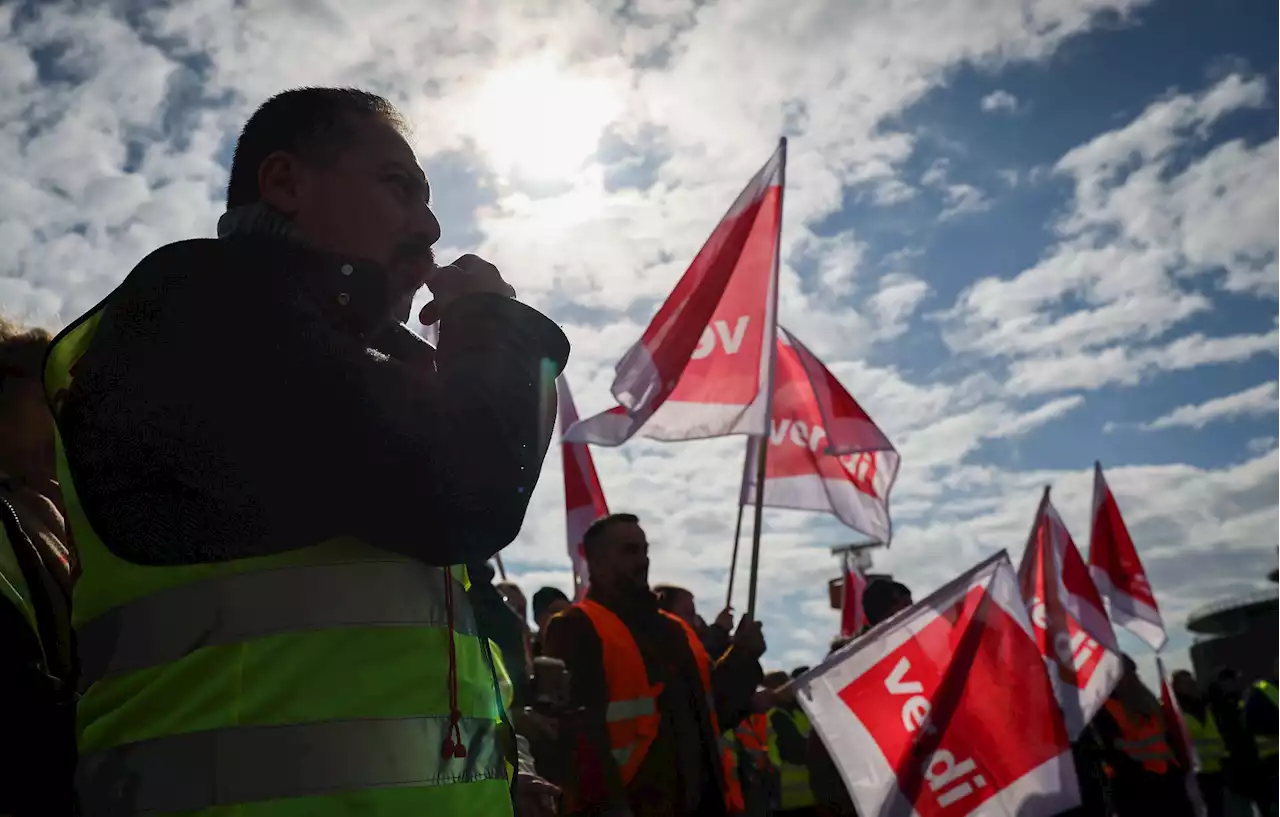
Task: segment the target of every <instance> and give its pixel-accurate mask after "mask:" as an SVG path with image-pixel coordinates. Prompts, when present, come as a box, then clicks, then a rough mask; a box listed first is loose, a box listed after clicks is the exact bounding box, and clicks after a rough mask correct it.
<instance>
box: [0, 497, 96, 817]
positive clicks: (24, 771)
mask: <svg viewBox="0 0 1280 817" xmlns="http://www.w3.org/2000/svg"><path fill="white" fill-rule="evenodd" d="M22 500H23V493H22V491H21V489H20V487H19V486H16V485H14V484H11V483H9V481H8V480H7V479H6V478H5V477H4V476H3V475H0V532H3V534H4V541H3V542H0V547H6V546H7V547H9V548H10V549H11V551H12V552H11V556H12V558H13V560H14V563H11V566H15V567H16V568H17V569H18V570H19V571H21V577H22V580H23V581H24V582H25V584H26V586H27V591H28V594H29V598H30V601H31V604H32V608H33V613H34V616H35V624H36V631H33V630H32V629H31V625H30V623H28V620H27V619H26V618H25V617H24V616H23V615H22V613H21V612H20V611H19V610H18V608H17V607H16V606H14V605H13V604H10V603H9V601H8V599H6V598H5V597H2V596H0V645H3V650H2V651H0V701H3V702H4V707H5V715H4V727H3V734H4V741H5V744H6V747H7V749H8V751H7V752H6V756H5V760H4V762H3V763H0V814H3V815H6V817H8V815H12V817H37V815H38V817H70V815H71V814H72V813H73V807H72V794H71V791H72V778H73V775H74V773H75V763H76V735H75V698H74V695H73V693H74V691H75V684H76V672H77V668H76V661H75V650H74V641H73V637H72V633H71V624H70V613H71V577H70V571H69V568H68V566H67V565H66V564H65V563H63V562H62V560H61V558H59V554H58V553H57V552H56V551H55V548H59V547H60V546H59V545H58V544H57V543H56V542H54V543H50V542H49V541H48V537H50V536H53V535H59V534H61V533H62V531H61V530H60V529H59V530H57V531H54V530H50V529H49V528H46V527H45V526H44V525H42V524H41V521H40V518H39V516H40V515H39V514H38V513H37V511H36V509H34V508H33V507H31V504H30V503H24V502H23V501H22ZM58 522H59V523H60V520H58ZM52 527H59V524H58V523H54V524H53V525H52ZM6 543H7V544H6ZM50 544H52V545H53V547H50V546H49V545H50ZM4 580H5V579H4V577H2V576H0V581H4ZM42 646H43V649H42Z"/></svg>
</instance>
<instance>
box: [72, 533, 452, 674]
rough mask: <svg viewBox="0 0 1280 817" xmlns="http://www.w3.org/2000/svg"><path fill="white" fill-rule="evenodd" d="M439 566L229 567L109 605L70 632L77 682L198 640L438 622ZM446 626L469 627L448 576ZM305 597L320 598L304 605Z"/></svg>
mask: <svg viewBox="0 0 1280 817" xmlns="http://www.w3.org/2000/svg"><path fill="white" fill-rule="evenodd" d="M444 576H445V572H444V571H443V570H441V569H440V568H438V567H428V566H427V565H425V564H422V563H421V562H415V561H413V560H410V559H407V558H395V557H392V558H389V559H387V560H385V561H366V562H347V563H340V564H310V565H299V566H297V567H286V568H278V569H275V570H266V571H261V572H257V573H237V574H232V575H229V576H223V577H219V578H215V579H207V580H205V581H202V582H195V583H193V584H189V585H183V586H181V587H174V588H170V589H168V590H163V591H161V592H159V593H154V594H152V595H149V596H144V597H142V598H140V599H138V600H136V601H134V602H131V603H129V604H125V605H121V606H120V607H116V608H114V609H112V610H110V611H108V612H107V613H105V614H104V615H101V616H98V617H97V618H95V619H93V620H92V621H89V622H87V623H86V624H84V625H83V626H81V627H80V628H79V629H78V630H77V634H78V637H79V650H80V662H81V678H82V682H81V683H82V686H83V687H87V686H88V685H89V684H91V683H93V682H94V681H99V680H101V679H103V678H106V677H108V676H110V675H114V674H117V673H122V672H131V671H133V670H139V669H144V668H146V667H154V666H157V665H160V664H168V663H170V662H172V661H177V660H178V659H180V658H182V657H183V656H185V655H188V654H190V653H191V652H192V651H193V650H195V649H198V648H200V647H211V646H217V645H220V644H235V643H239V642H241V641H248V640H250V639H254V638H263V637H266V636H270V635H275V634H278V633H287V632H305V631H310V630H330V629H336V628H342V627H410V626H426V627H445V626H447V623H448V617H447V612H446V610H445V603H444ZM452 581H453V582H454V588H453V608H454V619H453V623H454V630H455V632H457V633H458V634H460V635H468V636H475V635H476V634H477V630H476V622H475V616H474V614H473V613H472V611H471V606H470V605H469V604H468V603H467V601H466V595H465V591H464V590H463V586H462V582H460V581H458V580H457V579H456V578H453V579H452ZM308 597H310V598H314V599H323V600H324V603H323V604H308V603H307V599H308Z"/></svg>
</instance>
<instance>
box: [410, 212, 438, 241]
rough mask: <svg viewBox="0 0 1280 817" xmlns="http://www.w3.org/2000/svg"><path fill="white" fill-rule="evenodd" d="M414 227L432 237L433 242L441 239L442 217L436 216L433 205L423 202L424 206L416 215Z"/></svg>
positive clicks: (416, 230)
mask: <svg viewBox="0 0 1280 817" xmlns="http://www.w3.org/2000/svg"><path fill="white" fill-rule="evenodd" d="M413 229H414V231H415V232H419V233H422V234H423V235H424V236H426V237H427V238H428V239H430V241H431V243H432V244H435V243H436V242H437V241H439V240H440V219H438V218H436V214H435V212H434V211H433V210H432V209H431V205H429V204H427V203H426V202H423V203H422V207H421V208H420V209H419V210H418V212H417V213H415V215H414V223H413Z"/></svg>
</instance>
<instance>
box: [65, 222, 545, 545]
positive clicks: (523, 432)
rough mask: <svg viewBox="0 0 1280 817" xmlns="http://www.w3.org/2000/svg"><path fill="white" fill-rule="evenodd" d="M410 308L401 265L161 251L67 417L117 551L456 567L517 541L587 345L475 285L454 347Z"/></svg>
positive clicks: (269, 249) (133, 282) (263, 240)
mask: <svg viewBox="0 0 1280 817" xmlns="http://www.w3.org/2000/svg"><path fill="white" fill-rule="evenodd" d="M392 310H393V307H392V297H391V294H390V292H389V289H388V284H387V279H386V276H385V275H384V274H383V271H382V270H381V269H380V268H379V267H376V266H371V265H369V264H366V263H362V262H360V261H358V260H356V259H346V258H342V257H338V256H335V255H330V254H326V253H321V252H318V251H314V250H310V249H306V248H303V247H301V246H300V245H298V244H296V243H290V242H287V241H286V240H285V239H282V238H278V237H271V236H256V235H249V236H235V237H230V238H223V239H200V240H192V241H183V242H179V243H176V244H170V245H168V246H166V247H162V248H161V249H159V250H157V251H156V252H154V253H152V254H151V255H149V256H148V257H147V258H145V259H144V260H143V261H142V262H141V263H140V264H139V265H138V266H137V267H136V268H135V269H134V270H133V272H132V273H130V275H129V276H128V277H127V278H126V279H125V281H124V282H123V283H122V284H121V285H120V286H119V287H118V288H117V289H116V290H115V291H114V292H113V293H112V294H111V295H110V296H109V297H108V299H107V301H106V309H105V311H104V313H103V315H102V319H101V322H100V324H99V327H98V330H97V335H96V337H95V339H94V342H93V345H92V347H91V348H90V350H89V352H88V353H87V354H86V355H85V356H84V358H83V359H82V360H81V361H80V364H79V365H78V366H77V368H76V372H75V381H74V384H73V386H72V388H71V390H70V393H69V394H68V395H66V398H65V404H64V408H63V410H62V417H61V421H60V429H61V431H62V435H63V438H64V440H65V442H66V448H67V454H68V460H69V464H70V467H71V472H72V475H73V477H74V479H75V483H76V489H77V490H78V492H79V495H80V499H81V501H82V503H83V505H84V508H85V511H86V513H87V515H88V517H89V519H90V521H91V522H92V523H93V525H94V527H95V529H96V530H97V532H98V534H99V535H100V536H101V537H102V538H103V540H104V542H105V544H106V546H107V547H108V548H109V549H110V550H111V551H112V552H113V553H115V554H116V555H117V556H119V557H121V558H124V559H127V560H129V561H132V562H136V563H139V564H148V565H172V564H187V563H193V562H209V561H221V560H229V559H239V558H245V557H249V556H263V555H268V554H272V553H279V552H282V551H287V550H292V549H296V548H300V547H305V546H308V545H312V544H316V543H318V542H321V541H323V540H326V539H329V538H332V537H335V536H339V535H350V536H354V537H357V538H359V539H362V540H364V541H366V542H369V543H370V544H373V545H376V546H378V547H382V548H386V549H388V550H393V551H397V552H400V553H405V554H408V555H410V556H413V557H415V558H418V559H421V560H422V561H424V562H426V563H428V564H433V565H446V564H462V563H475V562H479V561H483V560H484V559H486V558H488V557H489V556H491V555H492V554H493V553H495V552H497V551H498V550H499V549H500V548H502V547H504V546H505V545H507V544H508V543H510V542H511V541H512V539H514V538H515V536H516V534H517V532H518V531H519V530H520V526H521V523H522V522H523V519H524V514H525V510H526V507H527V505H528V502H529V497H530V495H531V494H532V492H533V488H534V485H535V483H536V482H537V479H538V474H539V471H540V470H541V465H542V459H543V455H544V453H545V451H546V448H547V445H548V443H549V441H550V434H551V428H552V425H551V418H552V417H554V414H555V412H554V400H555V387H554V385H553V380H554V378H555V376H556V375H558V374H559V372H560V371H561V369H562V368H563V366H564V363H565V361H566V359H567V357H568V353H569V345H568V341H567V340H566V339H565V337H564V334H563V333H562V332H561V331H560V329H559V328H558V327H557V326H556V325H555V324H554V323H552V322H551V321H550V320H548V319H547V318H545V317H544V316H542V315H541V314H539V313H538V312H536V311H534V310H533V309H531V308H529V307H527V306H525V305H523V304H520V303H518V302H516V301H514V300H511V299H508V298H504V297H501V296H498V295H469V296H465V297H462V298H459V299H458V300H457V301H455V302H454V303H452V304H451V305H450V306H449V307H448V308H447V309H446V311H445V314H444V317H443V320H442V321H441V333H440V337H441V339H440V347H439V349H438V350H437V351H436V352H435V353H434V354H433V353H432V351H431V349H430V347H429V346H428V345H427V344H425V343H422V342H421V341H419V340H417V339H416V337H414V336H413V335H412V333H411V332H409V330H407V329H405V328H404V327H402V326H398V325H397V324H395V323H394V321H393V320H392V319H391V318H390V317H389V316H390V315H391V314H392ZM433 357H434V366H433V365H432V363H431V361H432V358H433Z"/></svg>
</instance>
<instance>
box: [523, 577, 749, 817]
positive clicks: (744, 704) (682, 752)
mask: <svg viewBox="0 0 1280 817" xmlns="http://www.w3.org/2000/svg"><path fill="white" fill-rule="evenodd" d="M589 598H591V599H592V600H594V601H597V602H599V603H600V604H602V605H604V606H605V607H607V608H609V610H611V611H612V612H613V613H614V614H615V615H617V616H618V618H620V619H622V622H623V623H624V624H626V625H627V628H628V629H629V630H630V631H631V635H632V636H633V637H634V638H635V640H636V646H637V647H639V649H640V655H641V657H642V658H643V659H644V663H645V668H646V669H647V671H648V674H649V682H650V683H651V684H657V683H661V684H663V691H662V693H661V694H660V695H659V697H658V709H659V711H660V714H661V716H662V717H661V721H660V725H659V727H658V735H657V737H656V738H655V739H654V742H653V745H652V746H651V747H650V748H649V752H648V754H647V755H646V756H645V759H644V761H643V762H642V763H641V765H640V769H639V770H638V771H637V772H636V776H635V778H634V779H633V780H632V781H631V782H630V784H629V785H627V786H626V787H625V801H626V802H627V803H629V805H630V807H631V810H632V813H633V814H634V815H635V817H648V815H654V817H657V815H662V817H681V815H692V814H695V813H696V814H698V815H700V816H701V815H717V814H723V811H724V801H723V785H724V784H723V772H722V766H721V760H720V755H719V750H718V740H719V735H717V734H715V733H714V732H713V731H712V728H711V720H710V715H709V713H708V711H707V704H706V698H705V695H704V694H703V692H702V682H701V680H700V678H699V674H698V669H697V665H696V664H695V662H694V656H693V652H692V651H691V650H690V649H689V646H688V639H687V637H686V635H685V632H684V630H683V629H682V628H681V626H680V625H679V624H677V623H676V622H674V621H672V620H670V619H668V618H666V617H665V616H662V615H660V614H659V612H658V605H657V601H656V600H654V601H652V602H647V601H646V602H639V603H637V602H629V603H621V602H618V601H614V600H611V599H608V598H605V597H602V596H601V595H600V594H599V592H598V591H597V590H596V589H594V588H593V589H592V590H591V591H590V593H589ZM543 651H544V655H547V656H550V657H552V658H559V659H561V660H562V661H564V662H565V665H566V667H567V668H568V670H569V673H570V696H571V698H572V702H573V704H574V705H575V706H580V707H582V708H583V709H584V714H585V718H584V721H585V723H584V729H586V730H588V732H589V734H588V737H587V740H588V742H589V743H590V744H591V745H592V746H593V747H594V749H595V752H596V754H597V755H607V752H608V747H609V739H608V736H607V733H606V732H605V722H604V710H605V707H606V705H607V704H608V702H609V689H608V685H607V683H606V681H605V675H604V658H603V652H602V647H601V644H600V638H599V636H598V635H597V634H596V631H595V628H594V627H593V626H592V624H591V621H590V619H588V618H587V616H586V614H585V613H583V612H582V610H581V609H580V608H577V607H571V608H569V609H568V610H566V611H564V612H563V613H561V614H560V615H558V616H556V617H555V618H553V619H552V620H551V623H550V624H548V626H547V632H546V637H545V640H544V644H543ZM762 675H763V673H762V671H761V669H760V663H759V660H758V658H757V657H756V656H751V655H747V654H745V653H744V652H742V651H741V650H740V649H738V648H737V647H731V648H730V649H729V650H728V651H727V652H726V653H725V654H724V655H723V656H721V657H720V659H719V660H717V661H715V662H714V663H713V664H712V669H711V686H712V692H713V695H714V698H715V705H716V715H717V717H718V719H719V722H720V727H721V729H722V730H726V731H727V730H729V729H732V728H734V727H735V726H737V724H738V722H739V721H741V720H742V718H743V716H744V715H745V714H746V713H747V709H748V707H749V706H750V702H751V696H752V695H753V694H754V693H755V689H756V686H757V685H758V684H759V683H760V679H761V677H762ZM602 765H603V776H604V780H596V781H591V782H590V783H584V784H583V785H585V786H586V788H587V789H588V790H590V789H593V788H597V789H598V787H599V786H601V785H603V787H604V790H605V792H607V794H606V795H605V797H606V800H610V799H612V800H615V802H613V803H611V804H612V805H621V803H619V802H616V798H617V797H618V796H619V795H621V794H623V787H622V785H621V780H620V779H619V777H618V774H617V766H616V765H615V764H614V763H613V762H612V758H609V759H608V760H606V761H605V762H604V763H603V764H602ZM695 801H696V809H697V810H696V811H695V810H694V806H693V803H694V802H695ZM599 805H602V804H600V803H596V806H597V807H598V806H599ZM589 813H590V812H589Z"/></svg>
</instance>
